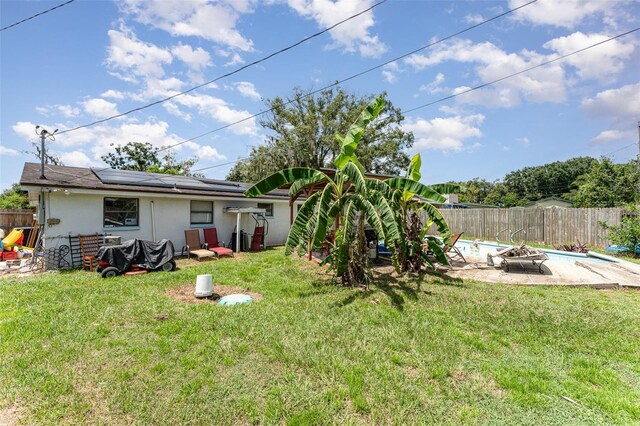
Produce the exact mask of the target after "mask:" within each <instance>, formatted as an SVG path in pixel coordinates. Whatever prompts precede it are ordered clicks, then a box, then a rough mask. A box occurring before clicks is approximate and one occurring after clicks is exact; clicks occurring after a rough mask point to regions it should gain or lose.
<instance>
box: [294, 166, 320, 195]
mask: <svg viewBox="0 0 640 426" xmlns="http://www.w3.org/2000/svg"><path fill="white" fill-rule="evenodd" d="M327 179H329V177H328V176H327V175H325V174H324V173H322V172H320V171H319V172H318V173H316V174H314V175H313V176H311V177H310V178H308V179H298V180H297V181H295V182H293V183H292V184H291V187H290V188H289V196H291V197H293V196H295V195H296V194H298V192H300V191H302V189H303V188H306V187H307V186H309V185H313V184H315V183H320V182H322V181H325V180H327Z"/></svg>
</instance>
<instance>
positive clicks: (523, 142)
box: [516, 136, 531, 146]
mask: <svg viewBox="0 0 640 426" xmlns="http://www.w3.org/2000/svg"><path fill="white" fill-rule="evenodd" d="M516 142H518V143H519V144H520V145H524V146H529V144H530V143H531V141H529V138H528V137H526V136H523V137H521V138H517V139H516Z"/></svg>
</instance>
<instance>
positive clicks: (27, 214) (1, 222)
mask: <svg viewBox="0 0 640 426" xmlns="http://www.w3.org/2000/svg"><path fill="white" fill-rule="evenodd" d="M33 213H35V212H34V211H33V210H28V209H0V228H4V229H7V228H16V227H21V226H31V225H32V224H33Z"/></svg>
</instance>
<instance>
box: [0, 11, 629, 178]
mask: <svg viewBox="0 0 640 426" xmlns="http://www.w3.org/2000/svg"><path fill="white" fill-rule="evenodd" d="M61 3H64V0H56V1H54V2H51V1H40V0H32V1H25V0H20V1H12V0H2V1H0V8H1V9H0V23H1V26H2V27H3V28H4V27H6V26H9V25H11V24H14V23H16V22H18V21H21V20H23V19H25V18H28V17H30V16H33V15H35V14H37V13H40V12H43V11H45V10H47V9H50V8H52V7H54V6H57V5H59V4H61ZM524 3H526V0H508V1H455V2H448V1H430V0H388V1H386V2H384V3H382V4H380V5H378V6H376V7H375V8H373V9H372V10H371V11H369V12H367V13H365V14H363V15H361V16H359V17H357V18H354V19H351V20H349V21H347V22H345V23H343V24H341V25H339V26H337V27H336V28H334V29H332V30H331V31H329V32H327V33H324V34H322V35H320V36H318V37H315V38H312V39H310V40H308V41H306V42H304V43H302V44H300V45H299V46H297V47H295V48H292V49H290V50H288V51H286V52H284V53H281V54H279V55H276V56H274V57H272V58H270V59H268V60H266V61H263V62H261V63H259V64H258V65H255V66H249V67H247V68H246V69H244V70H242V71H239V72H237V73H234V74H233V75H231V76H229V77H226V78H222V79H220V80H218V81H216V82H215V83H212V84H208V85H205V86H204V87H202V88H199V89H197V90H194V91H192V92H190V93H187V94H185V95H182V96H178V97H175V98H174V99H172V100H170V101H168V102H162V103H159V104H157V105H154V106H151V107H149V108H146V109H143V110H141V111H138V112H135V113H132V114H128V115H126V116H123V117H120V118H116V119H112V120H108V121H105V122H103V123H100V124H97V125H93V126H89V127H85V128H81V129H78V130H73V131H69V132H64V131H65V130H68V129H73V128H75V127H78V126H82V125H85V124H89V123H92V122H94V121H96V120H100V119H104V118H108V117H111V116H113V115H116V114H119V113H123V112H126V111H129V110H131V109H134V108H138V107H141V106H145V105H148V104H150V103H152V102H156V101H158V100H161V99H164V98H166V97H168V96H171V95H174V94H176V93H179V92H182V91H185V90H188V89H191V88H193V87H195V86H197V85H201V84H203V83H205V82H208V81H211V80H214V79H216V78H218V77H220V76H221V75H224V74H227V73H230V72H233V71H235V70H237V69H239V68H240V67H242V66H243V65H246V64H249V63H251V62H253V61H256V60H259V59H261V58H264V57H265V56H267V55H269V54H271V53H273V52H276V51H278V50H280V49H282V48H284V47H287V46H289V45H292V44H294V43H297V42H299V41H300V40H303V39H304V38H306V37H308V36H310V35H312V34H314V33H316V32H318V31H321V30H323V29H326V28H328V27H329V26H331V25H333V24H335V23H337V22H339V21H341V20H343V19H346V18H348V17H350V16H352V15H354V14H356V13H358V12H361V11H363V10H366V9H367V8H369V7H371V6H373V5H374V4H375V1H371V0H334V1H332V0H264V1H256V0H219V1H206V0H194V1H191V0H179V1H171V0H159V1H146V0H116V1H106V0H104V1H94V0H76V1H74V2H72V3H69V4H67V5H65V6H62V7H60V8H58V9H56V10H53V11H51V12H49V13H45V14H43V15H40V16H37V17H35V18H33V19H30V20H28V21H26V22H24V23H21V24H19V25H16V26H13V27H11V28H7V29H5V30H3V31H2V32H0V187H1V188H3V189H4V188H7V187H9V186H10V185H11V184H12V183H14V182H17V181H18V180H19V179H20V175H21V173H22V168H23V165H24V163H25V162H29V161H31V162H33V161H37V159H36V157H35V155H34V154H33V147H32V144H33V143H34V142H38V141H39V139H38V137H37V136H36V134H35V126H36V125H40V126H43V127H44V128H46V129H47V130H49V131H50V132H52V131H53V130H54V129H59V130H60V132H62V133H61V134H59V135H57V136H56V138H55V141H54V140H47V150H48V151H49V152H50V153H52V154H55V155H57V156H58V157H59V158H60V159H61V160H62V162H63V163H64V164H65V165H68V166H80V167H101V166H102V167H104V166H105V163H104V162H103V161H102V160H101V156H104V155H105V154H107V153H109V152H111V151H112V150H113V147H114V146H116V145H121V144H126V143H127V142H130V141H138V142H150V143H151V144H153V145H154V146H156V147H164V146H168V145H174V144H177V143H180V142H183V141H185V140H189V141H188V142H185V143H182V144H180V145H178V146H176V147H175V148H173V150H174V152H175V154H176V157H177V158H178V159H187V158H191V157H194V156H196V157H197V158H198V163H197V164H196V165H195V166H194V169H204V170H202V173H204V174H205V175H206V176H207V177H209V178H215V179H224V177H225V176H226V175H227V173H228V172H229V170H230V168H231V167H232V164H230V163H231V162H233V161H235V160H237V159H239V158H242V157H245V156H246V155H247V154H248V153H249V152H250V150H251V147H253V146H257V145H260V144H262V143H264V140H265V134H266V133H265V132H266V130H265V129H263V128H262V127H261V125H260V117H256V118H251V119H248V120H246V121H243V122H242V123H240V124H236V125H231V126H228V127H227V128H225V129H223V130H219V131H215V130H216V129H219V128H221V127H224V126H227V125H230V124H232V123H234V122H236V121H238V120H241V119H244V118H246V117H250V116H251V115H253V114H256V113H259V112H261V111H264V110H265V109H266V103H265V100H266V99H273V98H274V97H277V96H279V97H287V96H288V95H290V94H291V92H292V89H293V88H294V87H296V86H297V87H300V88H302V89H305V90H317V89H321V88H323V87H325V86H328V85H331V84H332V83H334V82H336V81H341V80H344V79H347V78H349V77H351V76H353V75H355V74H357V73H360V72H362V71H365V70H367V69H370V68H372V67H376V66H378V65H380V64H383V63H386V62H388V61H390V60H392V59H394V58H397V57H400V56H402V55H405V54H407V53H409V52H411V51H414V50H416V49H418V48H421V47H423V46H426V45H428V44H430V43H433V42H436V41H438V40H440V39H442V38H445V37H449V36H451V35H452V34H454V33H456V32H458V31H461V30H464V29H466V28H469V27H470V26H472V25H475V24H478V23H480V22H482V21H483V20H486V19H488V18H492V17H494V16H496V15H499V14H501V13H503V12H506V11H508V10H510V9H512V8H515V7H517V6H520V5H522V4H524ZM638 27H640V1H617V0H606V1H599V0H597V1H595V0H538V1H537V2H535V3H533V4H530V5H527V6H525V7H523V8H521V9H519V10H518V11H516V12H513V13H511V14H508V15H506V16H504V17H502V18H499V19H496V20H494V21H492V22H490V23H487V24H484V25H481V26H479V27H477V28H474V29H472V30H470V31H468V32H465V33H464V34H461V35H459V36H456V37H453V38H450V39H448V40H446V41H444V42H439V43H436V44H435V45H433V46H432V47H430V48H427V49H423V50H421V51H419V52H417V53H415V54H412V55H409V56H407V57H405V58H403V59H399V60H397V61H394V62H390V63H389V64H387V65H385V66H383V67H381V68H378V69H376V70H374V71H371V72H368V73H366V74H364V75H362V76H359V77H356V78H353V79H350V80H349V81H347V82H345V83H343V84H341V85H340V86H341V87H342V88H344V89H346V90H348V91H351V92H353V93H356V94H358V95H362V96H364V95H370V94H378V93H381V92H383V91H386V92H387V93H388V97H389V100H390V101H391V102H392V103H393V105H394V106H395V107H397V108H400V109H401V110H402V111H407V110H411V111H410V112H407V113H406V114H405V120H404V122H403V123H402V126H403V128H404V129H405V130H408V131H412V132H413V134H414V136H415V143H414V145H413V147H412V148H411V149H410V151H409V154H410V155H413V154H416V153H420V154H421V156H422V163H423V166H422V176H423V177H422V181H423V182H425V183H436V182H445V181H449V180H467V179H472V178H475V177H478V178H482V179H487V180H495V179H500V178H502V177H503V176H504V175H505V174H506V173H508V172H510V171H513V170H516V169H519V168H522V167H526V166H537V165H541V164H546V163H550V162H553V161H564V160H567V159H570V158H573V157H576V156H592V157H600V156H603V155H608V156H609V157H611V158H612V159H613V160H614V161H616V162H626V161H629V160H631V159H633V158H635V156H636V155H637V154H638V138H639V136H638V121H639V120H640V71H639V70H640V45H639V40H640V31H638V32H634V33H632V34H629V35H626V36H624V37H620V38H618V39H615V40H613V41H610V42H607V43H604V44H602V45H599V46H597V47H594V48H592V49H589V50H586V51H584V52H581V53H579V54H576V55H573V56H570V57H568V58H566V59H564V60H560V61H556V62H553V63H551V64H548V65H545V66H541V67H539V68H536V69H534V70H532V71H529V72H525V73H522V74H519V75H517V76H515V77H512V78H508V79H505V80H503V81H501V82H499V83H496V84H490V85H488V86H486V87H483V88H481V89H479V90H474V91H471V92H469V93H465V94H460V95H459V96H455V97H453V98H451V99H448V100H445V101H442V102H436V103H433V102H434V101H438V100H440V99H442V98H446V97H448V96H450V95H455V94H459V93H461V92H463V91H465V90H466V89H468V88H473V87H476V86H479V85H482V84H485V83H489V82H492V81H494V80H497V79H500V78H502V77H505V76H507V75H509V74H513V73H516V72H518V71H521V70H524V69H526V68H529V67H532V66H535V65H538V64H541V63H544V62H546V61H549V60H552V59H554V58H557V57H559V56H561V55H564V54H567V53H570V52H573V51H575V50H578V49H581V48H583V47H586V46H589V45H592V44H594V43H597V42H599V41H602V40H605V39H607V38H609V37H613V36H616V35H618V34H621V33H624V32H626V31H629V30H633V29H635V28H638ZM429 103H433V104H432V105H430V106H427V107H424V108H419V109H414V108H416V107H419V106H421V105H425V104H429ZM212 131H213V132H212ZM203 134H204V136H201V135H203ZM29 151H31V152H29Z"/></svg>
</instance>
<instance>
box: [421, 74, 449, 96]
mask: <svg viewBox="0 0 640 426" xmlns="http://www.w3.org/2000/svg"><path fill="white" fill-rule="evenodd" d="M443 82H444V74H442V73H441V72H439V73H438V74H436V76H435V78H434V79H433V81H432V82H430V83H427V84H423V85H421V86H420V88H419V89H418V90H420V91H421V92H427V93H430V94H432V95H433V94H436V93H442V92H443V91H444V88H443V87H442V83H443Z"/></svg>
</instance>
